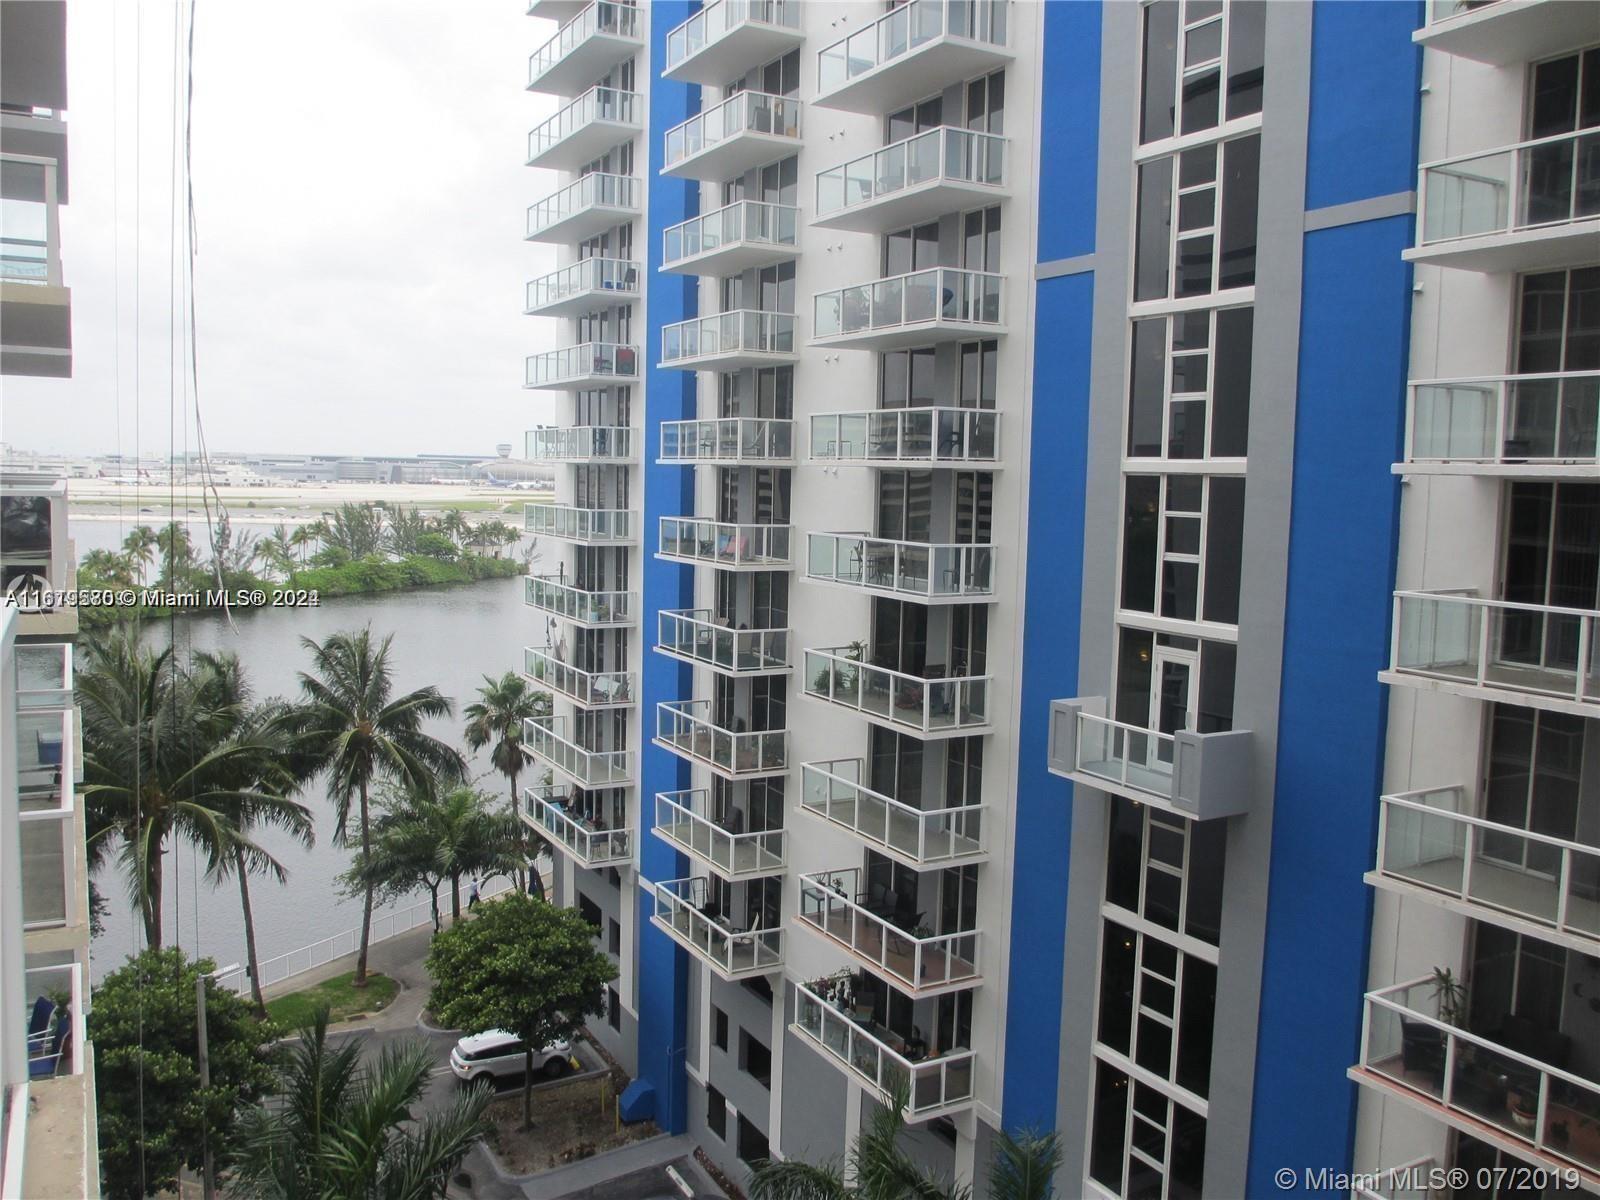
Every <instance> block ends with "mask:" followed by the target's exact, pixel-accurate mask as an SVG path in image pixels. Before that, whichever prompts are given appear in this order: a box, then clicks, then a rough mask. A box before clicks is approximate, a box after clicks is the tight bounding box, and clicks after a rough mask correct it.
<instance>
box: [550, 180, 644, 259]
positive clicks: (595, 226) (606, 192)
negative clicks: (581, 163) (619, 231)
mask: <svg viewBox="0 0 1600 1200" xmlns="http://www.w3.org/2000/svg"><path fill="white" fill-rule="evenodd" d="M640 195H641V193H640V190H639V181H638V180H637V179H635V178H634V177H633V176H631V175H608V174H606V173H605V172H603V171H591V172H590V173H589V174H587V175H584V176H581V177H580V178H578V179H575V180H573V182H571V183H569V184H567V186H566V187H564V188H561V189H560V190H559V191H555V192H552V193H550V195H548V196H546V197H545V198H544V199H543V200H540V201H539V202H538V203H537V204H534V205H531V206H530V207H529V209H528V233H527V237H526V240H527V241H530V242H560V243H572V242H581V241H582V240H583V239H584V238H588V237H593V236H594V235H595V234H597V233H604V232H605V231H606V230H608V229H610V228H611V227H612V226H614V225H620V224H622V223H623V222H624V221H631V220H632V219H633V218H634V217H637V216H638V215H639V212H640V209H639V202H640Z"/></svg>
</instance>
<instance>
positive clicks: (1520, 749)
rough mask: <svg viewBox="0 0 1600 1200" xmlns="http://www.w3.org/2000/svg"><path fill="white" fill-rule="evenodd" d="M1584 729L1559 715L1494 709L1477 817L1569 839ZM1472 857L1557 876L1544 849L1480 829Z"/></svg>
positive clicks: (1556, 861)
mask: <svg viewBox="0 0 1600 1200" xmlns="http://www.w3.org/2000/svg"><path fill="white" fill-rule="evenodd" d="M1587 726H1588V722H1586V721H1585V720H1584V719H1583V718H1582V717H1577V716H1571V715H1569V714H1567V713H1557V712H1541V711H1539V710H1538V709H1534V708H1523V707H1522V706H1520V705H1512V704H1496V705H1494V706H1493V707H1492V708H1491V710H1490V714H1489V751H1488V755H1487V762H1488V765H1487V771H1486V775H1487V778H1486V779H1485V782H1484V789H1483V794H1484V800H1483V815H1484V816H1485V817H1487V818H1488V819H1489V820H1491V821H1493V822H1495V823H1496V824H1498V825H1505V826H1509V827H1510V828H1512V829H1526V830H1530V831H1531V832H1533V833H1541V834H1545V835H1547V836H1549V837H1553V838H1560V839H1561V840H1563V841H1574V840H1577V838H1578V809H1579V806H1580V804H1581V797H1582V795H1583V759H1584V734H1585V731H1586V729H1587ZM1478 853H1479V854H1480V856H1482V857H1483V858H1486V859H1490V860H1492V861H1494V862H1496V863H1502V864H1505V865H1507V866H1510V867H1512V868H1513V869H1515V870H1518V871H1527V872H1534V873H1537V874H1541V875H1548V876H1552V877H1557V876H1558V875H1559V872H1560V870H1561V857H1562V851H1561V848H1560V847H1559V846H1556V845H1553V844H1551V843H1549V842H1537V841H1533V840H1531V839H1529V838H1523V837H1514V836H1510V835H1507V834H1500V833H1494V832H1492V831H1489V830H1484V831H1483V832H1482V833H1481V835H1480V839H1479V843H1478Z"/></svg>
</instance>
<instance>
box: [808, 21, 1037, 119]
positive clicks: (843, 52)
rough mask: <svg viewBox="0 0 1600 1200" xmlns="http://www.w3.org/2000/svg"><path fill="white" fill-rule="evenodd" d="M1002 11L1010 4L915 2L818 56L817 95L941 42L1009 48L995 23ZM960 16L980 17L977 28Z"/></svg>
mask: <svg viewBox="0 0 1600 1200" xmlns="http://www.w3.org/2000/svg"><path fill="white" fill-rule="evenodd" d="M996 8H998V9H999V10H1000V11H1002V12H1003V11H1004V9H1005V5H1004V0H999V2H998V3H992V2H986V0H979V2H978V3H976V4H973V3H959V2H956V3H952V0H911V3H909V4H902V5H900V6H898V7H896V8H894V9H891V10H890V11H889V12H887V13H885V14H884V15H883V16H881V17H879V18H878V19H877V20H875V21H873V22H872V23H871V24H869V25H866V26H864V27H863V28H861V29H858V30H856V31H855V32H854V33H852V34H850V35H849V36H848V37H844V38H840V39H839V40H838V41H837V42H834V43H833V44H832V45H831V46H826V47H824V48H823V49H821V50H819V51H818V52H817V91H818V92H819V93H820V94H823V95H826V94H828V93H830V92H833V91H835V90H837V89H839V88H841V87H843V86H845V85H846V84H849V83H851V82H853V81H855V80H856V79H859V78H861V77H862V76H864V75H866V74H868V73H869V72H872V71H876V70H878V69H879V68H880V67H885V66H889V65H890V64H892V63H893V62H894V61H895V60H896V59H897V58H901V57H902V56H904V55H907V54H910V53H912V52H913V51H916V50H919V49H921V48H922V47H923V46H924V45H926V44H927V43H929V42H931V41H934V40H936V39H938V38H943V37H950V38H959V39H961V40H963V41H967V42H972V43H974V44H982V45H987V46H991V47H995V48H1003V47H1004V46H1005V37H1004V34H1003V33H1002V36H1001V37H999V38H996V37H995V36H994V33H993V28H992V24H991V22H992V20H993V13H994V12H995V10H996ZM954 14H971V16H972V17H975V18H976V19H977V25H978V27H977V28H971V27H969V26H968V25H967V24H966V23H965V21H954V20H952V19H951V17H952V15H954Z"/></svg>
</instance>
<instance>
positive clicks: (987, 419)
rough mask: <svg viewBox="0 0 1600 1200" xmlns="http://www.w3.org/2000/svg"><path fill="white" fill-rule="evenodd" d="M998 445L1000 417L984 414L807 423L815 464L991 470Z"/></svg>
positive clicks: (894, 414)
mask: <svg viewBox="0 0 1600 1200" xmlns="http://www.w3.org/2000/svg"><path fill="white" fill-rule="evenodd" d="M999 446H1000V414H999V413H997V412H994V411H992V410H989V409H977V408H886V409H878V410H875V411H872V412H837V413H818V414H817V415H815V416H813V417H812V418H811V457H812V458H813V459H815V460H817V461H820V462H858V463H870V464H873V465H877V464H880V463H881V464H883V465H885V466H894V465H896V464H899V463H921V464H931V465H935V466H940V465H948V466H966V465H968V464H971V463H984V464H989V465H993V464H994V463H995V462H996V461H997V459H998V458H999Z"/></svg>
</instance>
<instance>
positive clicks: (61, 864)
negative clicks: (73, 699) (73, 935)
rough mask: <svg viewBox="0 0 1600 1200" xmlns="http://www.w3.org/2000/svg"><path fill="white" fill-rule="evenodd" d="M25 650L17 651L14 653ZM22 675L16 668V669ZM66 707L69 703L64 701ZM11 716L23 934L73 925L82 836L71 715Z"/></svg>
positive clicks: (46, 711)
mask: <svg viewBox="0 0 1600 1200" xmlns="http://www.w3.org/2000/svg"><path fill="white" fill-rule="evenodd" d="M26 648H27V647H25V646H18V647H17V648H16V649H17V651H18V653H19V655H20V652H21V651H22V650H24V649H26ZM17 666H18V674H19V675H20V674H21V673H22V662H21V661H19V662H18V664H17ZM68 703H70V700H69V701H68ZM18 707H19V709H20V711H19V712H18V713H17V716H16V738H17V743H16V746H17V748H16V764H15V767H14V768H13V769H14V770H15V771H16V776H17V807H18V815H17V824H18V842H19V844H20V851H21V862H22V888H21V891H22V925H23V928H24V929H26V930H34V929H53V928H57V927H59V926H62V925H70V924H75V923H76V922H77V921H79V920H80V919H81V914H80V913H79V911H78V907H79V905H78V898H77V897H78V876H79V871H80V869H81V866H80V864H79V861H78V856H79V853H80V851H81V848H82V844H83V831H82V829H81V828H80V826H79V824H78V819H77V814H76V812H75V803H76V801H75V791H74V788H73V784H74V782H75V781H76V780H77V779H78V778H80V775H81V773H80V769H79V766H78V763H79V757H78V746H77V737H78V734H77V730H76V722H75V720H74V717H75V710H73V709H72V708H64V707H62V708H58V707H50V708H46V707H42V706H37V707H27V708H23V707H22V706H21V705H20V704H19V706H18Z"/></svg>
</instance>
